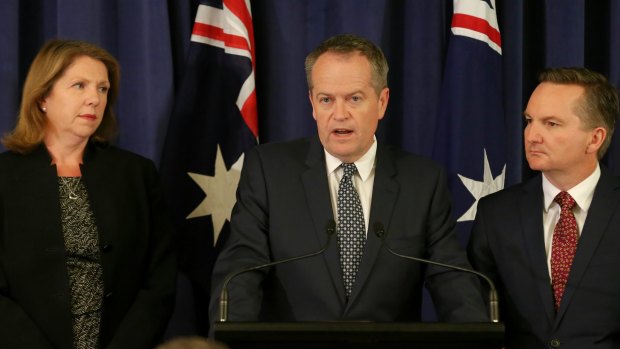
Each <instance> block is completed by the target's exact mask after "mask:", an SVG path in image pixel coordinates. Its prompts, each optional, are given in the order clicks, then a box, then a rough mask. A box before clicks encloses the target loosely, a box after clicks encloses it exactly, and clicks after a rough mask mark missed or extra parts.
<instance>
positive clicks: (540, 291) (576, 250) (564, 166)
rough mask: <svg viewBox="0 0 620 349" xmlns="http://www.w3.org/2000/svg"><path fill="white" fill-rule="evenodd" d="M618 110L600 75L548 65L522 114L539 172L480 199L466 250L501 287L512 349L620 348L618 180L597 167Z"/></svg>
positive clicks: (527, 145)
mask: <svg viewBox="0 0 620 349" xmlns="http://www.w3.org/2000/svg"><path fill="white" fill-rule="evenodd" d="M618 110H619V106H618V93H617V91H616V89H615V88H614V87H613V86H612V85H611V84H610V83H609V82H608V81H607V79H606V78H605V77H603V76H602V75H600V74H598V73H595V72H592V71H589V70H587V69H584V68H557V69H548V70H546V71H544V72H543V73H542V74H541V75H540V84H539V85H538V87H536V89H535V90H534V92H533V93H532V96H531V97H530V100H529V103H528V105H527V108H526V109H525V112H524V115H525V123H526V127H525V131H524V143H525V155H526V158H527V161H528V163H529V165H530V168H532V169H533V170H537V171H540V172H541V174H539V175H537V176H535V177H534V178H532V179H530V180H528V181H526V182H524V183H521V184H519V185H516V186H513V187H511V188H509V189H505V190H503V191H500V192H498V193H495V194H492V195H489V196H487V197H485V198H483V199H482V200H480V202H479V204H478V211H477V215H476V221H475V223H474V227H473V231H472V236H471V240H470V243H469V246H468V252H469V257H470V260H471V262H472V264H473V265H474V267H475V268H476V269H478V270H479V271H481V272H483V273H486V274H487V275H489V276H490V277H491V278H492V279H493V280H494V281H495V282H496V284H497V285H498V288H499V290H500V305H501V309H500V314H502V320H503V321H504V322H505V325H506V348H509V349H511V348H523V349H532V348H575V349H582V348H618V347H620V281H619V280H620V253H619V251H620V230H619V228H620V205H619V204H620V180H619V179H618V178H617V177H615V176H614V175H613V174H611V173H610V172H609V171H608V170H607V169H606V168H605V167H604V166H602V165H600V164H599V160H600V159H601V157H602V156H603V155H604V154H605V151H606V150H607V148H608V147H609V144H610V142H611V135H612V133H613V131H614V127H615V122H616V118H617V116H618Z"/></svg>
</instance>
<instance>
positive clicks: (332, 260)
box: [301, 137, 345, 304]
mask: <svg viewBox="0 0 620 349" xmlns="http://www.w3.org/2000/svg"><path fill="white" fill-rule="evenodd" d="M306 165H307V166H308V169H307V170H306V171H305V172H303V173H302V175H301V178H302V182H303V186H304V191H305V193H306V197H307V198H308V210H309V211H310V214H311V215H312V220H313V222H314V231H315V233H316V237H317V240H318V241H319V245H320V246H324V245H325V244H326V243H327V234H326V225H327V223H328V222H329V221H333V220H334V215H333V211H332V204H331V198H330V194H329V183H328V182H327V169H326V167H325V157H324V152H323V147H322V146H321V143H320V142H319V140H318V138H317V137H314V138H313V139H312V140H311V142H310V147H309V150H308V155H307V157H306ZM323 259H324V260H325V264H326V268H327V269H328V270H329V273H330V275H331V277H332V281H333V286H334V289H335V290H336V293H337V294H338V297H339V298H340V300H341V302H342V303H343V304H344V303H345V293H344V283H343V279H342V269H341V268H340V257H339V255H338V243H337V242H336V234H334V235H333V236H332V237H331V241H330V243H329V247H328V248H327V250H326V251H325V253H324V254H323Z"/></svg>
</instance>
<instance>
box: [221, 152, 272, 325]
mask: <svg viewBox="0 0 620 349" xmlns="http://www.w3.org/2000/svg"><path fill="white" fill-rule="evenodd" d="M268 200H269V198H268V195H267V187H266V182H265V177H264V170H263V164H262V162H261V160H260V157H259V153H258V152H257V151H256V150H255V149H253V150H252V151H250V152H248V153H247V155H246V160H245V163H244V165H243V170H242V172H241V178H240V180H239V185H238V187H237V202H236V204H235V206H234V208H233V213H232V217H231V225H230V236H229V237H228V240H227V241H226V244H225V245H224V248H223V250H222V251H221V253H220V254H219V256H218V259H217V261H216V263H215V266H214V270H213V276H212V285H213V288H212V292H211V295H212V296H211V301H210V307H209V308H210V309H209V316H210V321H211V324H213V322H215V321H216V320H218V319H219V301H220V293H221V290H222V286H223V283H224V281H225V279H226V276H227V275H228V274H229V273H231V272H234V271H238V270H241V269H243V268H246V267H249V266H256V265H260V264H264V263H268V262H269V261H270V249H269V244H268V231H269V212H268ZM268 271H269V270H268V269H262V270H258V271H252V272H247V273H243V274H241V275H239V276H238V277H235V278H234V279H232V280H231V282H230V283H229V284H228V287H227V291H228V301H229V305H228V319H229V320H230V321H256V320H258V316H259V313H260V305H261V302H262V289H261V283H262V280H263V279H264V277H265V275H266V273H267V272H268ZM212 327H213V326H211V331H212Z"/></svg>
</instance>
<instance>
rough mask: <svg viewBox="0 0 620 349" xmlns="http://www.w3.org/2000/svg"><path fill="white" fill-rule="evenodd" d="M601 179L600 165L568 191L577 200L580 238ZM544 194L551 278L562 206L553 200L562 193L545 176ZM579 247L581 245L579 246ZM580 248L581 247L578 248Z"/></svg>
mask: <svg viewBox="0 0 620 349" xmlns="http://www.w3.org/2000/svg"><path fill="white" fill-rule="evenodd" d="M599 178H601V169H600V167H599V165H597V166H596V169H595V170H594V172H592V174H591V175H590V176H589V177H588V178H586V179H584V180H583V181H582V182H581V183H579V184H577V185H576V186H574V187H572V188H571V189H569V190H568V193H569V194H570V196H572V197H573V199H575V202H576V205H575V206H574V207H573V214H574V215H575V219H576V220H577V228H578V233H579V236H581V231H582V230H583V225H584V224H585V222H586V217H587V216H588V209H590V204H591V203H592V197H593V196H594V189H595V188H596V184H597V183H598V180H599ZM542 187H543V194H544V196H545V198H544V200H545V201H544V203H543V205H544V206H543V227H544V232H545V251H546V252H547V268H548V269H549V277H551V249H552V246H551V245H552V243H553V229H554V228H555V225H556V223H557V222H558V220H559V219H560V205H559V204H558V203H557V202H555V201H554V200H553V199H555V197H556V196H557V195H558V194H559V193H560V191H561V190H560V189H558V188H556V187H555V186H554V185H553V184H551V182H549V180H548V179H547V177H545V175H544V174H543V176H542ZM577 246H579V244H577ZM577 248H579V247H577Z"/></svg>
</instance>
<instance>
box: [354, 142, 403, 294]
mask: <svg viewBox="0 0 620 349" xmlns="http://www.w3.org/2000/svg"><path fill="white" fill-rule="evenodd" d="M375 163H376V166H375V179H374V184H373V190H372V202H371V205H370V219H369V222H368V225H369V227H366V231H367V234H368V235H367V238H366V244H365V246H364V254H363V255H362V260H361V262H360V265H359V269H358V271H357V276H356V277H355V284H354V285H353V291H352V293H351V299H350V301H349V305H351V304H354V301H355V299H356V297H358V295H359V294H360V290H361V289H363V288H364V284H365V283H366V282H367V281H368V278H369V276H370V274H371V271H372V268H373V266H374V264H375V262H376V260H377V256H378V255H379V251H380V250H381V240H380V239H378V238H377V237H376V236H375V232H374V230H373V225H374V223H375V222H381V223H383V224H384V225H385V227H386V229H388V231H389V223H390V218H391V213H392V212H393V208H394V204H395V203H396V198H397V193H398V183H397V182H396V181H394V180H393V177H394V175H395V173H396V169H395V167H394V163H393V160H392V157H391V156H390V155H389V153H388V151H387V149H385V148H384V147H382V146H381V145H378V146H377V155H376V161H375Z"/></svg>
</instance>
